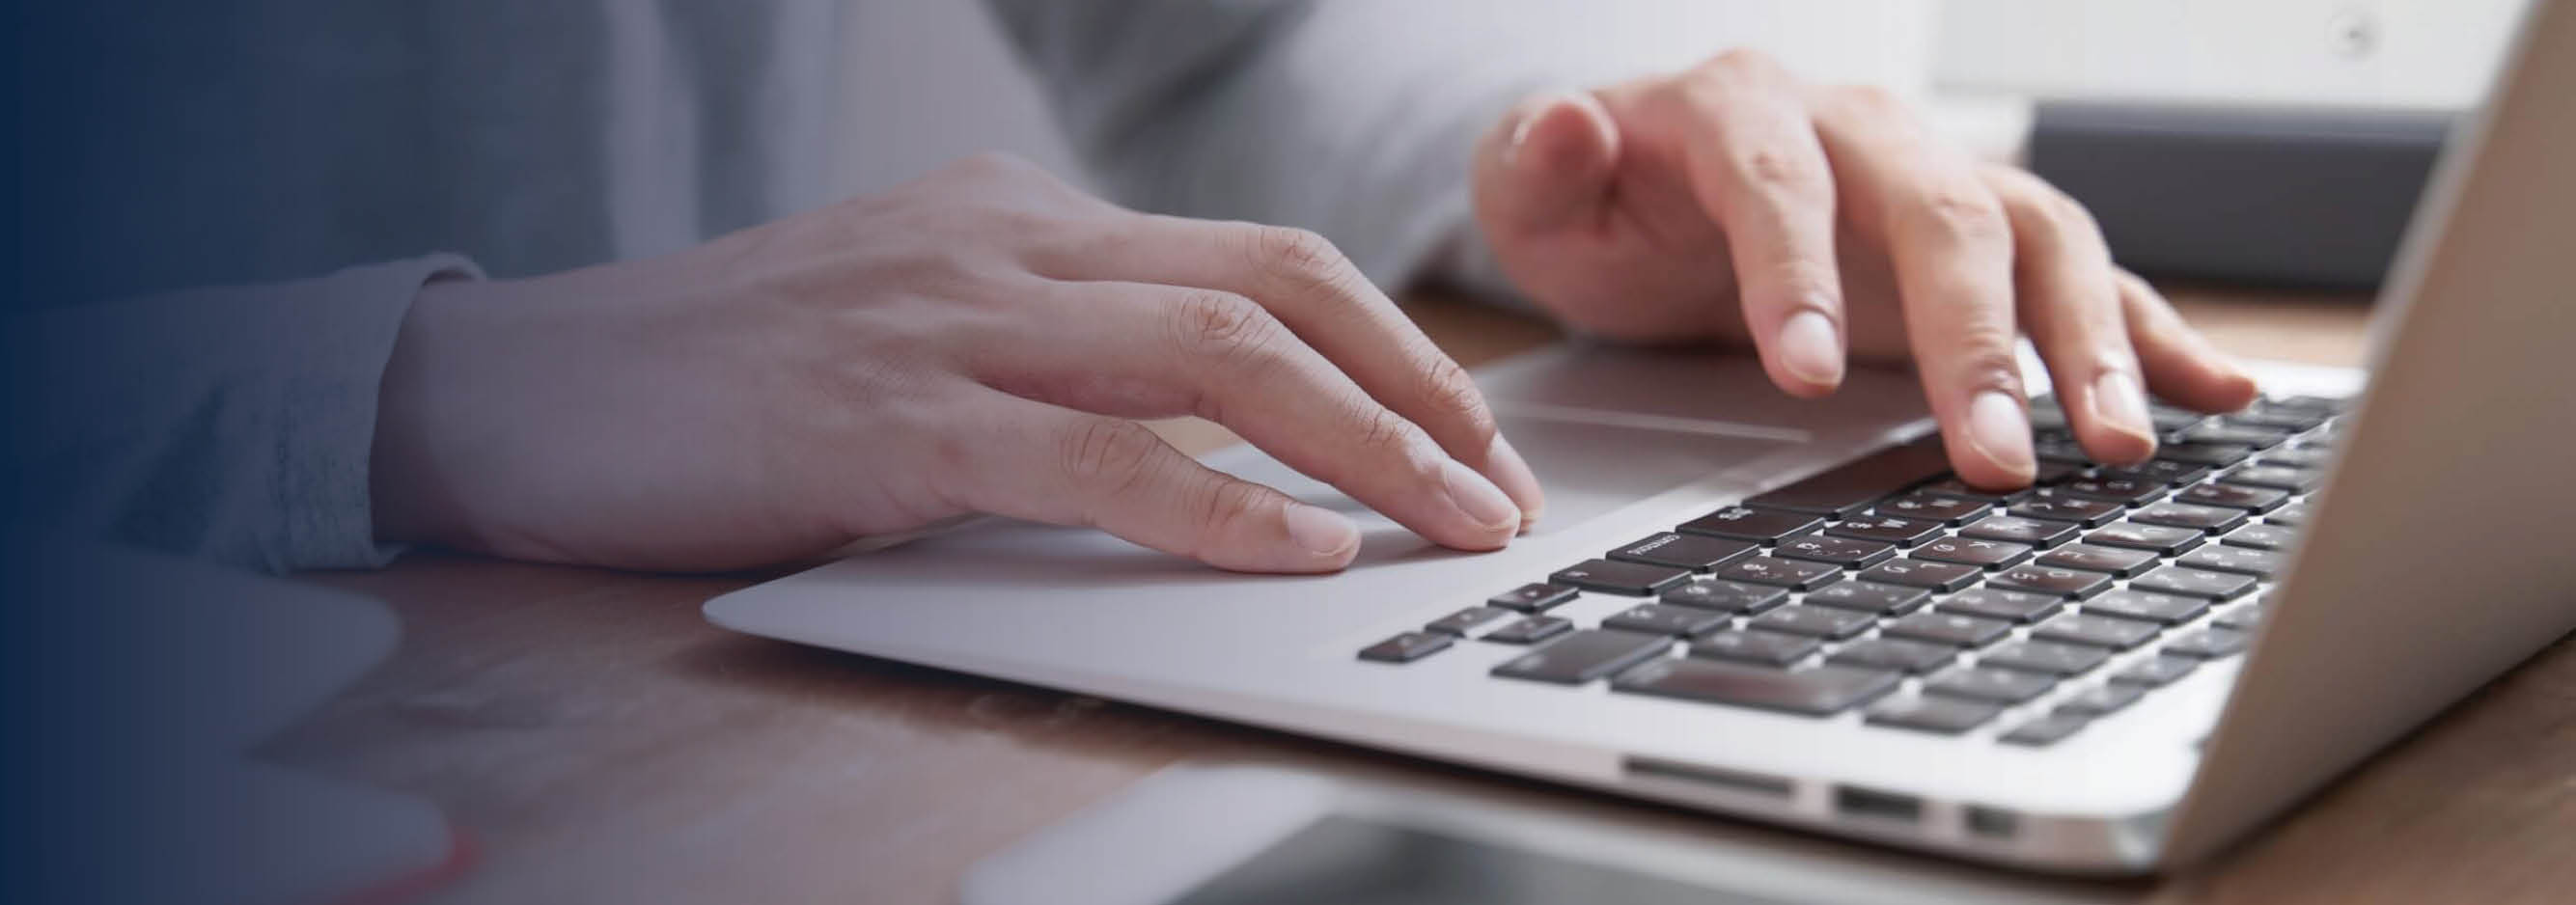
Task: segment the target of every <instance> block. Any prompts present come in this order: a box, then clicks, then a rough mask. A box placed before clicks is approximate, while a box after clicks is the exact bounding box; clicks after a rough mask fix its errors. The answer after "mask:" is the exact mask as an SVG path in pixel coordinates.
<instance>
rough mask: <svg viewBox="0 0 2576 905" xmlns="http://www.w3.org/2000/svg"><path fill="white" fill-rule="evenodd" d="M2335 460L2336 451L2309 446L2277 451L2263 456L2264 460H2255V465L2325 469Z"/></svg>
mask: <svg viewBox="0 0 2576 905" xmlns="http://www.w3.org/2000/svg"><path fill="white" fill-rule="evenodd" d="M2333 460H2334V450H2332V449H2325V448H2320V447H2313V446H2309V447H2300V448H2296V449H2276V450H2273V451H2271V452H2268V453H2265V454H2263V458H2261V459H2258V460H2255V464H2257V465H2274V466H2279V467H2281V468H2324V467H2326V465H2327V464H2328V463H2330V462H2332V461H2333Z"/></svg>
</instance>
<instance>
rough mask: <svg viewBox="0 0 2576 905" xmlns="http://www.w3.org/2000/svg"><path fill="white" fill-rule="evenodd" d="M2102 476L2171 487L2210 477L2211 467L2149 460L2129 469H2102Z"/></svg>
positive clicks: (2163, 460)
mask: <svg viewBox="0 0 2576 905" xmlns="http://www.w3.org/2000/svg"><path fill="white" fill-rule="evenodd" d="M2102 475H2103V476H2104V477H2116V478H2125V479H2128V480H2132V481H2143V482H2159V481H2161V482H2163V483H2164V484H2165V485H2166V486H2168V487H2171V486H2176V485H2181V484H2189V483H2191V482H2193V481H2197V480H2200V479H2202V478H2205V477H2209V466H2207V465H2194V464H2191V463H2189V462H2174V461H2169V460H2165V459H2148V460H2147V461H2145V462H2143V463H2140V464H2137V465H2132V466H2130V467H2127V468H2105V469H2102Z"/></svg>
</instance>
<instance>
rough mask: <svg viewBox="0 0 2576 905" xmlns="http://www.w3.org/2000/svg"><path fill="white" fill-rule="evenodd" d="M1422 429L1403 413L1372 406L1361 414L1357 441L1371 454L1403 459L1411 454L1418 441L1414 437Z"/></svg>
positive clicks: (1383, 457)
mask: <svg viewBox="0 0 2576 905" xmlns="http://www.w3.org/2000/svg"><path fill="white" fill-rule="evenodd" d="M1421 430H1422V429H1421V428H1418V427H1414V426H1413V422H1410V421H1406V420H1404V416H1402V415H1398V414H1396V413H1394V412H1392V411H1388V410H1386V409H1384V408H1379V407H1376V406H1370V407H1369V411H1367V412H1366V413H1364V414H1362V415H1361V418H1360V425H1359V432H1358V437H1357V441H1358V445H1359V448H1360V449H1361V450H1362V451H1364V452H1365V453H1367V454H1369V455H1371V456H1374V457H1379V458H1381V459H1401V458H1404V457H1406V456H1409V455H1410V454H1411V452H1412V450H1413V448H1414V445H1415V443H1416V442H1417V441H1416V440H1415V439H1414V438H1415V437H1416V436H1418V435H1419V434H1420V433H1421Z"/></svg>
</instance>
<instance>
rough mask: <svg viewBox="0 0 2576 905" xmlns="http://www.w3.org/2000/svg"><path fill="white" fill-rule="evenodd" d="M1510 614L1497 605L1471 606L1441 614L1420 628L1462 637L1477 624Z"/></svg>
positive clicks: (1474, 628) (1473, 629) (1510, 612)
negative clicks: (1444, 614)
mask: <svg viewBox="0 0 2576 905" xmlns="http://www.w3.org/2000/svg"><path fill="white" fill-rule="evenodd" d="M1511 614H1512V611H1510V610H1507V609H1503V608H1502V607H1498V606H1471V607H1468V608H1466V609H1463V610H1459V611H1457V612H1455V613H1451V614H1449V615H1446V616H1442V617H1440V618H1438V619H1434V620H1431V623H1430V624H1429V625H1425V626H1423V627H1422V630H1423V631H1426V632H1439V633H1440V634H1443V635H1456V636H1458V637H1461V638H1464V637H1467V633H1468V632H1472V631H1475V630H1476V627H1477V626H1480V625H1483V624H1485V623H1488V622H1492V621H1494V620H1496V619H1501V618H1503V617H1505V616H1509V615H1511Z"/></svg>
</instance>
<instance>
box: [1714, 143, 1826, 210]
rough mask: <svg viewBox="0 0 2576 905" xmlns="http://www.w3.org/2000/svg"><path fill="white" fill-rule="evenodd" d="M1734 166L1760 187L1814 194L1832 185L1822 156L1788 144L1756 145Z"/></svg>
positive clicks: (1746, 178) (1773, 190)
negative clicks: (1783, 145) (1794, 149)
mask: <svg viewBox="0 0 2576 905" xmlns="http://www.w3.org/2000/svg"><path fill="white" fill-rule="evenodd" d="M1735 166H1736V169H1737V171H1739V172H1741V173H1743V174H1744V181H1745V182H1746V183H1748V184H1751V185H1752V186H1753V187H1755V188H1756V189H1760V190H1766V191H1771V192H1777V193H1782V194H1788V195H1795V196H1799V197H1811V196H1814V195H1816V194H1817V193H1819V192H1822V191H1825V190H1827V189H1829V188H1830V187H1831V186H1832V183H1831V182H1830V181H1829V180H1828V179H1827V177H1826V173H1825V168H1824V161H1823V160H1822V159H1821V158H1820V157H1818V156H1817V155H1813V154H1798V153H1794V152H1792V151H1791V150H1790V149H1788V148H1783V147H1778V146H1769V147H1761V148H1755V149H1753V150H1751V151H1747V152H1745V153H1744V154H1743V155H1742V156H1741V157H1739V158H1738V159H1737V160H1736V165H1735Z"/></svg>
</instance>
